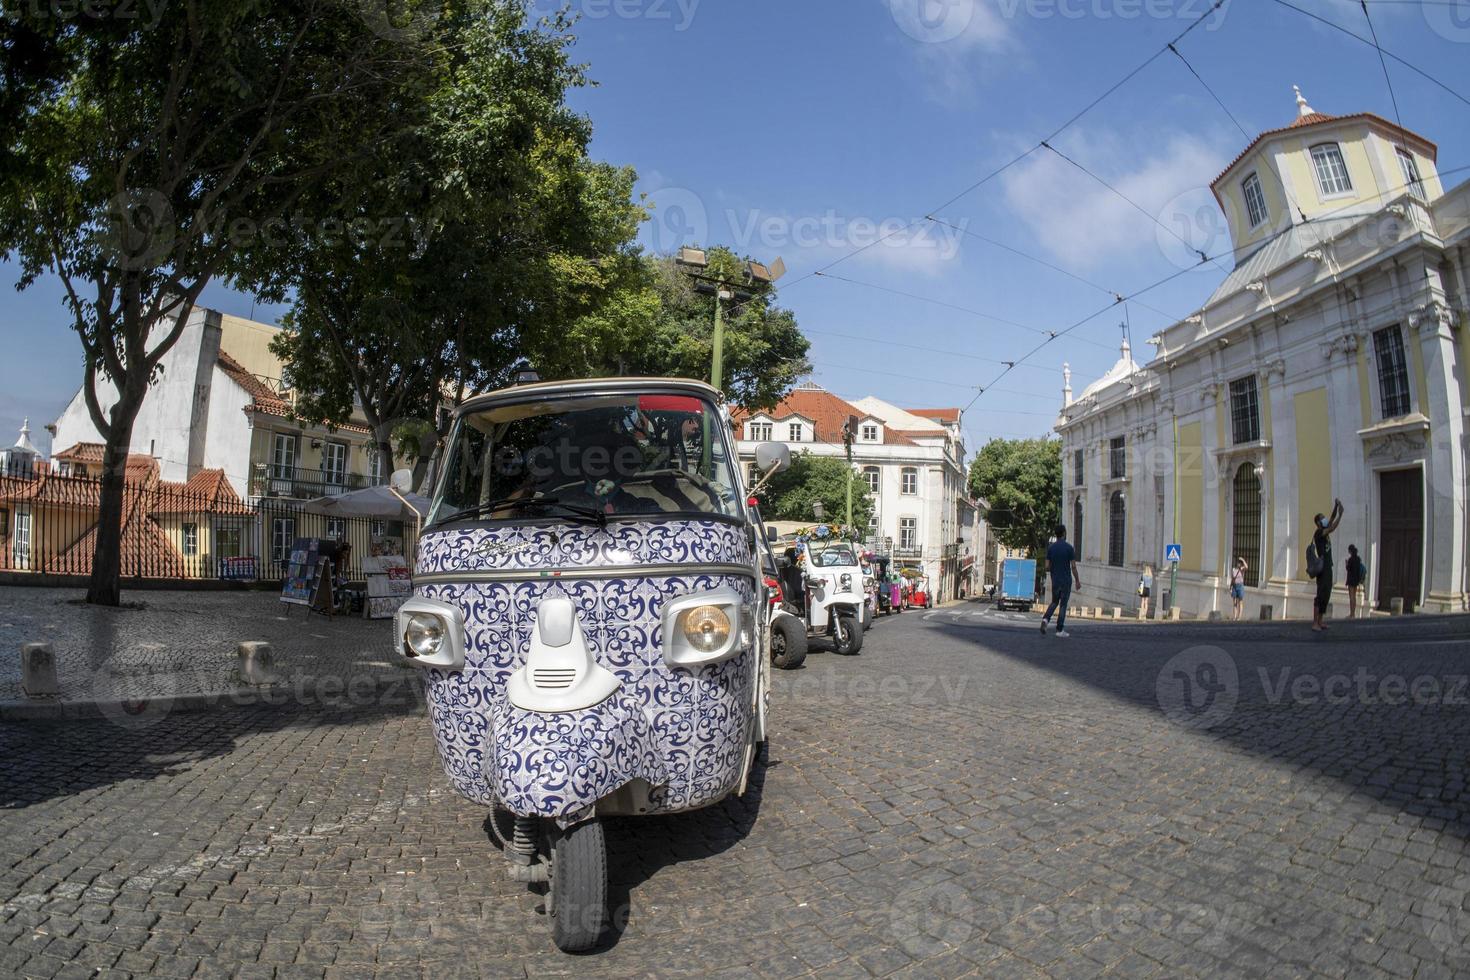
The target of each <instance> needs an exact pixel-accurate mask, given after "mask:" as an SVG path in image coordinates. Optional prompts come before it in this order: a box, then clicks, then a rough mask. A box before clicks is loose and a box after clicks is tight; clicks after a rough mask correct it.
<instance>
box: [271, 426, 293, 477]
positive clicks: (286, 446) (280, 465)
mask: <svg viewBox="0 0 1470 980" xmlns="http://www.w3.org/2000/svg"><path fill="white" fill-rule="evenodd" d="M296 440H297V435H296V433H294V432H276V433H272V435H271V478H272V479H275V480H290V479H292V478H294V477H295V476H296Z"/></svg>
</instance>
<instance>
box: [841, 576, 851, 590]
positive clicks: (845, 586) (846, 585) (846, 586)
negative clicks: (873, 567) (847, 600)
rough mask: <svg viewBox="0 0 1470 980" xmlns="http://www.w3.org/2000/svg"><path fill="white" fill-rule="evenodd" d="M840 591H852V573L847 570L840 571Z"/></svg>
mask: <svg viewBox="0 0 1470 980" xmlns="http://www.w3.org/2000/svg"><path fill="white" fill-rule="evenodd" d="M842 591H843V592H851V591H852V574H851V573H849V572H843V573H842Z"/></svg>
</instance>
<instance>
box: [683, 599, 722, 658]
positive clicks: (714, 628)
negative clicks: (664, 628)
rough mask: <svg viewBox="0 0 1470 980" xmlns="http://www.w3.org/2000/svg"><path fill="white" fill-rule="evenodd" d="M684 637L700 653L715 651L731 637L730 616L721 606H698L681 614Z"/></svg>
mask: <svg viewBox="0 0 1470 980" xmlns="http://www.w3.org/2000/svg"><path fill="white" fill-rule="evenodd" d="M679 628H680V629H682V630H683V631H684V639H686V640H688V641H689V645H690V646H692V647H694V649H696V650H698V651H699V652H700V653H714V652H715V651H716V650H718V649H720V647H722V646H724V645H725V643H726V642H727V641H728V640H729V639H730V617H729V616H727V615H725V611H724V610H723V609H721V608H720V607H719V606H696V607H695V608H693V609H690V610H687V611H686V612H684V613H682V614H681V615H680V616H679Z"/></svg>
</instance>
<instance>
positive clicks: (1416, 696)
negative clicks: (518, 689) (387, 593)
mask: <svg viewBox="0 0 1470 980" xmlns="http://www.w3.org/2000/svg"><path fill="white" fill-rule="evenodd" d="M971 613H979V614H980V615H978V616H976V615H971ZM1034 622H1035V620H1034V619H1032V620H1030V621H1029V622H1028V621H1025V620H1014V619H1011V618H1009V617H1000V618H997V617H994V616H992V615H990V614H988V612H987V611H986V610H984V609H982V608H980V607H975V606H960V607H952V608H951V609H948V610H942V611H939V612H937V613H934V614H930V615H922V614H912V613H911V614H905V615H903V616H899V617H895V618H890V619H887V620H883V621H880V622H879V623H877V624H876V625H875V626H874V628H873V630H872V631H871V632H870V633H869V634H868V637H867V643H866V645H865V647H864V649H863V651H862V654H861V655H860V656H857V657H848V658H842V657H838V656H835V655H834V654H831V653H828V652H814V653H813V655H812V656H811V657H810V658H809V659H808V660H807V667H806V669H803V670H800V671H796V672H792V673H788V674H778V675H777V680H778V682H779V690H778V691H777V693H776V696H775V698H774V702H775V703H774V708H773V715H774V718H773V725H772V728H773V730H772V733H771V743H770V748H769V752H768V755H767V758H766V760H765V764H764V765H763V767H762V768H761V770H760V773H759V779H758V780H757V783H756V785H755V786H754V787H753V788H752V789H751V791H750V792H749V793H748V794H747V796H746V797H745V798H744V799H741V800H737V801H731V802H727V803H726V804H724V805H722V806H719V807H716V808H712V809H710V810H706V811H703V812H700V813H696V814H689V815H684V816H679V817H667V818H657V819H645V820H641V821H635V820H625V821H617V822H614V823H612V824H611V826H610V827H609V835H608V837H609V845H610V849H611V854H612V861H611V876H612V880H613V897H614V901H615V903H616V904H617V905H618V906H619V912H618V914H617V916H616V919H617V921H616V923H615V929H614V930H613V933H612V935H611V937H610V939H609V942H608V945H607V948H605V949H602V950H600V951H598V952H596V953H594V954H592V955H589V956H583V957H568V956H563V955H561V954H559V953H557V952H556V951H555V950H554V949H553V948H552V946H551V943H550V937H549V930H548V928H547V926H546V920H545V918H544V916H541V915H540V914H538V911H537V908H538V906H539V905H540V904H541V901H542V899H541V898H540V897H539V896H537V895H535V894H533V893H532V892H530V891H528V890H527V889H526V887H525V886H522V885H516V884H513V883H511V882H510V881H509V880H507V878H506V877H505V875H504V872H503V868H502V862H501V861H500V859H499V857H498V855H497V854H496V853H495V848H494V845H493V844H492V843H491V841H490V838H489V835H488V833H487V828H486V825H485V812H484V811H482V810H480V809H478V808H475V807H473V806H470V805H468V804H466V803H464V802H462V801H460V800H459V799H458V798H457V797H455V796H454V795H453V794H452V792H451V791H450V790H449V788H448V785H447V783H446V782H445V781H444V780H443V778H442V777H441V776H440V775H439V771H438V764H437V761H436V759H435V757H434V754H433V749H432V745H431V741H430V737H429V732H428V727H427V723H426V722H425V720H424V718H423V717H422V711H421V707H420V706H419V705H417V704H416V703H414V702H413V701H411V700H407V699H405V700H403V701H402V702H401V703H384V704H376V705H371V706H366V705H359V706H357V707H353V708H350V709H340V710H335V709H331V708H308V707H302V706H292V707H286V708H276V709H272V708H241V709H235V710H229V711H220V712H215V713H196V714H188V715H178V714H175V715H168V716H165V717H161V718H156V719H151V721H152V724H151V725H149V726H147V727H132V728H125V727H117V726H114V725H112V724H109V723H107V722H87V723H71V724H65V725H61V724H29V725H19V724H12V725H0V803H3V805H4V807H5V809H3V810H0V900H3V905H0V939H3V944H0V974H6V975H13V974H19V975H23V976H53V975H55V976H78V977H82V976H89V975H94V973H96V972H97V971H100V972H101V973H103V974H108V975H111V974H123V973H140V974H141V973H149V974H155V975H163V976H180V977H182V976H189V975H202V976H219V975H228V974H231V973H235V974H236V975H239V976H262V977H264V976H271V975H274V976H278V977H294V976H303V977H307V976H309V977H315V976H322V975H327V976H344V977H345V976H358V975H369V974H373V973H378V974H381V975H384V976H405V975H407V976H414V975H422V976H425V977H430V976H432V977H441V976H457V975H465V976H473V975H484V976H497V977H500V976H512V975H514V976H522V975H525V976H541V975H558V974H561V975H566V974H575V975H577V976H625V975H640V976H644V975H676V974H684V975H688V974H697V975H705V974H716V975H720V974H726V975H731V976H737V975H738V976H746V975H751V974H754V975H758V976H796V975H805V974H821V975H832V976H856V977H862V976H869V975H875V976H888V975H894V976H958V975H964V974H974V975H984V976H1043V975H1045V976H1055V977H1062V976H1067V977H1071V976H1081V975H1092V974H1098V973H1104V972H1111V973H1114V974H1117V975H1125V976H1170V977H1172V976H1188V975H1235V976H1251V977H1257V976H1264V975H1272V976H1290V975H1301V976H1319V975H1320V976H1347V975H1352V976H1368V977H1383V976H1388V977H1435V976H1446V977H1447V976H1452V975H1455V974H1463V973H1465V972H1466V971H1467V970H1470V909H1467V901H1470V898H1467V896H1470V849H1467V845H1466V839H1467V836H1470V808H1467V805H1466V800H1467V796H1466V786H1465V774H1466V762H1467V760H1466V746H1467V745H1470V738H1467V736H1470V724H1467V719H1470V690H1467V689H1466V688H1465V686H1464V683H1463V681H1464V678H1465V675H1466V674H1470V653H1467V644H1466V642H1465V628H1464V626H1463V625H1461V622H1463V621H1453V620H1428V621H1423V622H1414V623H1412V624H1411V623H1401V624H1400V623H1395V624H1390V626H1389V627H1388V628H1383V627H1381V625H1380V624H1379V623H1371V624H1353V625H1346V624H1344V625H1342V626H1341V627H1340V628H1337V629H1334V630H1333V631H1332V632H1331V633H1329V634H1327V635H1326V636H1323V637H1314V636H1303V635H1302V632H1301V631H1302V630H1303V629H1304V627H1300V626H1299V627H1296V628H1295V630H1294V631H1293V630H1291V629H1288V628H1285V627H1280V628H1276V627H1269V626H1267V627H1260V628H1255V629H1248V628H1245V627H1240V628H1230V629H1218V628H1211V627H1207V626H1204V625H1199V626H1167V627H1164V626H1160V627H1152V628H1150V627H1134V628H1122V629H1111V628H1104V627H1095V628H1091V629H1089V628H1086V627H1084V626H1083V625H1082V624H1078V625H1077V627H1076V629H1075V631H1074V633H1073V636H1072V638H1071V639H1067V640H1062V639H1057V638H1055V637H1045V638H1043V637H1041V636H1040V635H1039V633H1037V631H1036V630H1035V629H1034Z"/></svg>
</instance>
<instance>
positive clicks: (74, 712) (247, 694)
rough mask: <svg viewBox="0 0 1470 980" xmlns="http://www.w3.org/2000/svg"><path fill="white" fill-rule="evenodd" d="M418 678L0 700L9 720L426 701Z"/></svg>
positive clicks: (0, 716)
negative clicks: (161, 707) (153, 707)
mask: <svg viewBox="0 0 1470 980" xmlns="http://www.w3.org/2000/svg"><path fill="white" fill-rule="evenodd" d="M416 680H417V679H416V678H414V677H411V676H410V677H392V678H378V679H375V680H374V681H373V684H372V687H371V688H368V687H367V686H366V685H356V686H349V685H347V684H344V683H342V682H341V680H340V679H339V678H335V677H325V678H323V677H312V678H307V679H305V680H304V681H303V682H301V683H295V684H273V685H271V686H269V687H237V688H234V689H232V690H228V691H207V692H202V693H195V694H181V695H179V696H177V697H163V698H154V699H149V698H134V699H129V700H125V701H55V700H44V699H42V700H35V701H0V722H4V721H39V722H48V721H97V720H101V719H106V718H110V717H115V716H117V715H120V714H134V713H136V712H137V710H138V708H139V706H140V705H147V704H149V703H150V701H154V700H157V701H165V702H167V703H168V712H169V713H170V714H172V713H174V712H179V713H187V712H197V711H213V710H215V709H228V708H253V707H258V706H261V705H269V706H272V707H287V706H291V705H323V704H332V703H344V702H345V703H347V704H349V705H353V704H355V703H358V702H361V701H362V700H363V699H364V697H365V696H366V697H367V698H370V699H371V700H373V701H378V700H379V699H380V698H381V697H382V696H384V695H387V694H394V693H397V694H406V695H407V696H408V697H409V698H411V699H412V700H414V701H415V702H421V701H422V700H423V692H422V689H421V687H420V686H419V684H417V683H415V681H416ZM324 681H333V682H335V683H333V684H332V685H331V688H330V690H328V691H325V692H324V691H323V690H322V686H323V682H324Z"/></svg>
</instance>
